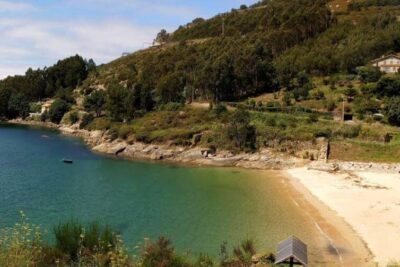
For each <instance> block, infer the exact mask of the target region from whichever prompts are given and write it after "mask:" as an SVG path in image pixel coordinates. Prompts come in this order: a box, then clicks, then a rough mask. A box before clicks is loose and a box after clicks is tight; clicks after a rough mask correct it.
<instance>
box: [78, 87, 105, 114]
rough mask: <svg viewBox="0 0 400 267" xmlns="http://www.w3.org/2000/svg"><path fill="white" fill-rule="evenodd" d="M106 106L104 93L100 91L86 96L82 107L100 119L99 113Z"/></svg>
mask: <svg viewBox="0 0 400 267" xmlns="http://www.w3.org/2000/svg"><path fill="white" fill-rule="evenodd" d="M105 104H106V93H105V92H104V91H102V90H96V91H94V92H92V93H91V94H90V95H88V96H86V97H85V99H84V101H83V106H84V108H85V110H86V111H89V112H91V111H93V112H94V113H95V114H96V116H97V117H100V115H101V112H102V111H103V109H104V106H105Z"/></svg>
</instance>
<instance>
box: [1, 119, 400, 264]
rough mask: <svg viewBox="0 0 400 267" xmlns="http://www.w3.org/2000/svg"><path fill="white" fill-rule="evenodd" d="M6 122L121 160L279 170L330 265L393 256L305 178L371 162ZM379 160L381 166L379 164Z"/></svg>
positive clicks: (21, 122)
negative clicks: (52, 132) (235, 150)
mask: <svg viewBox="0 0 400 267" xmlns="http://www.w3.org/2000/svg"><path fill="white" fill-rule="evenodd" d="M6 123H9V124H15V125H27V126H34V127H42V128H48V129H56V130H58V131H59V132H60V133H61V134H64V135H68V136H74V137H79V138H81V139H82V140H83V141H84V142H85V144H86V145H87V146H88V147H89V149H90V150H92V151H93V152H95V153H99V154H102V155H106V156H112V157H116V158H119V159H125V160H131V161H132V160H133V161H152V162H157V163H166V164H178V165H181V166H205V167H239V168H244V169H254V170H273V171H277V172H279V174H281V175H282V176H284V180H285V181H286V182H285V183H287V185H285V187H286V188H287V190H288V193H289V196H290V198H291V199H292V201H293V202H294V203H295V204H296V205H297V206H299V207H300V208H302V209H303V210H304V211H305V212H306V213H307V214H308V216H309V217H310V218H311V220H312V221H313V222H314V223H315V226H316V228H317V229H318V231H319V232H320V233H321V235H323V236H324V237H325V238H326V241H327V242H328V243H329V246H330V248H329V249H330V250H332V255H331V256H332V257H328V258H330V259H331V263H332V261H338V263H337V264H336V262H335V263H332V265H329V266H376V264H375V263H374V260H375V259H376V260H377V261H378V262H379V263H387V262H388V260H389V259H387V260H386V261H384V260H382V259H381V258H380V257H379V256H377V255H379V254H378V253H377V252H376V250H374V247H373V246H372V248H371V246H370V243H371V240H370V239H369V238H368V237H367V238H366V236H365V233H360V231H359V229H358V228H357V227H356V225H354V222H352V221H349V220H348V218H347V217H346V216H343V214H341V212H340V208H341V207H339V208H338V207H336V206H335V205H332V201H327V200H326V199H325V198H324V197H323V196H321V194H319V193H320V191H318V189H319V187H320V186H321V182H319V183H316V184H310V183H307V177H309V176H310V175H311V176H312V177H313V178H317V177H319V175H320V174H325V175H327V176H328V177H336V176H337V174H332V173H328V172H329V171H332V170H334V171H337V170H336V168H337V166H340V168H341V169H345V168H346V166H349V168H353V169H356V170H357V171H360V172H361V171H364V172H365V173H369V172H366V170H364V169H362V168H361V167H360V166H363V167H365V166H366V169H367V170H368V171H369V169H370V168H372V167H371V166H370V164H368V165H365V164H367V163H365V164H364V163H360V164H350V163H343V162H342V163H333V164H332V163H322V162H313V163H310V162H308V161H307V162H306V161H304V160H299V159H295V158H294V157H287V158H286V159H285V158H284V157H277V156H276V155H273V154H269V151H264V152H258V153H254V154H243V155H238V156H237V155H236V156H235V155H228V156H227V155H226V154H225V153H226V152H223V154H220V155H204V152H205V150H204V149H202V148H196V147H195V148H182V147H171V146H168V145H154V144H142V143H133V144H127V143H126V142H125V141H123V140H118V139H117V140H113V141H110V140H107V136H105V133H104V132H101V131H87V130H80V129H74V128H72V127H69V126H67V127H66V126H59V125H55V124H48V123H41V122H27V121H21V120H17V121H9V122H6ZM206 152H207V151H206ZM207 153H208V152H207ZM377 165H379V166H380V165H381V164H377ZM396 166H398V165H396ZM372 169H373V170H376V168H372ZM378 169H379V170H380V172H379V173H380V175H384V174H386V173H387V174H388V173H390V171H391V170H392V173H398V171H397V167H396V168H395V167H393V168H392V167H390V168H388V167H383V168H378ZM399 178H400V176H399ZM399 183H400V182H399ZM399 190H400V189H399ZM333 202H335V201H333ZM338 209H339V211H338ZM399 221H400V220H399ZM399 224H400V222H399ZM372 253H373V254H372ZM399 255H400V254H399ZM324 266H325V265H324Z"/></svg>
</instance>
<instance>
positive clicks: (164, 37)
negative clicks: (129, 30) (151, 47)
mask: <svg viewBox="0 0 400 267" xmlns="http://www.w3.org/2000/svg"><path fill="white" fill-rule="evenodd" d="M168 38H169V33H168V32H167V31H166V30H165V29H162V30H161V31H160V32H159V33H158V34H157V37H156V39H155V40H154V42H155V43H159V44H163V43H166V42H167V41H168Z"/></svg>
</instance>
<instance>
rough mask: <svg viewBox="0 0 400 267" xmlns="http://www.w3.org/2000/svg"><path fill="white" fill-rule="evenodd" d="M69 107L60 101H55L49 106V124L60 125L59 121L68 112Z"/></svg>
mask: <svg viewBox="0 0 400 267" xmlns="http://www.w3.org/2000/svg"><path fill="white" fill-rule="evenodd" d="M69 108H70V106H69V104H68V103H67V102H66V101H65V100H62V99H57V100H55V101H54V102H53V104H51V107H50V110H49V118H50V121H51V122H54V123H57V124H58V123H60V121H61V119H62V118H63V117H64V114H65V113H67V112H68V110H69Z"/></svg>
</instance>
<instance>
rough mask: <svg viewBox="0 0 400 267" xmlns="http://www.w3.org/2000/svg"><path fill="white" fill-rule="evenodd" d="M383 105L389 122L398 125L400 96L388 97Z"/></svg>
mask: <svg viewBox="0 0 400 267" xmlns="http://www.w3.org/2000/svg"><path fill="white" fill-rule="evenodd" d="M385 105H386V106H385V115H386V116H387V118H388V121H389V123H390V124H392V125H396V126H400V97H394V98H391V99H388V100H387V101H386V103H385Z"/></svg>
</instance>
